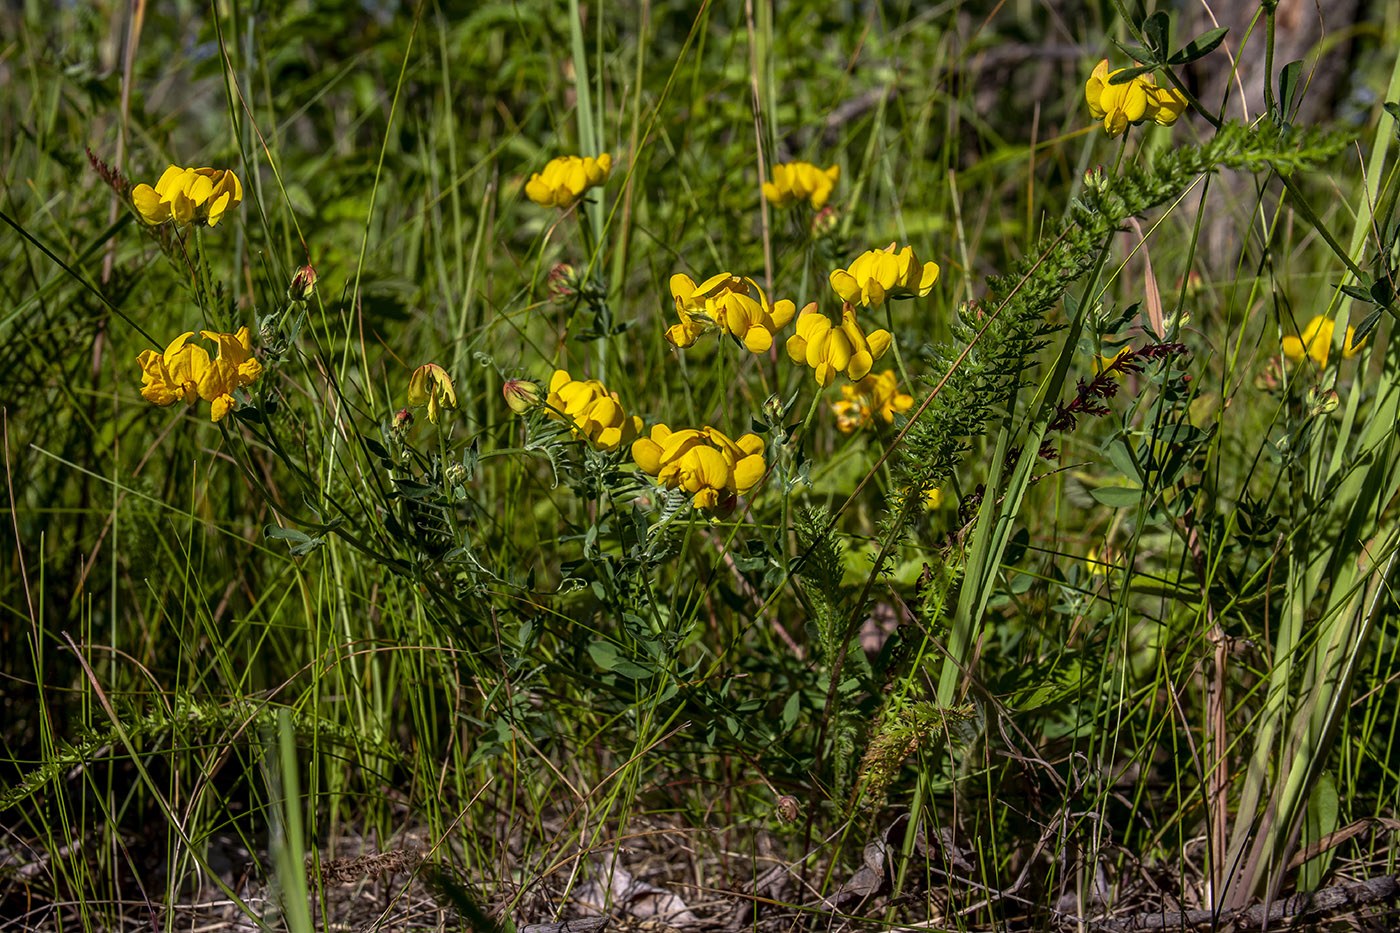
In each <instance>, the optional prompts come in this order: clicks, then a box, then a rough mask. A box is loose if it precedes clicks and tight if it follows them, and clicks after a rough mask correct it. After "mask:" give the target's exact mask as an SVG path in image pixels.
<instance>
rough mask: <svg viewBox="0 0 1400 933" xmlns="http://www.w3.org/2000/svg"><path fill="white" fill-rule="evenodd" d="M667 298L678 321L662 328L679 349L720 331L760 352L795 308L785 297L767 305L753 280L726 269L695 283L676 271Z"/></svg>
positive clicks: (769, 345) (761, 291) (780, 328)
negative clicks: (673, 300) (664, 328)
mask: <svg viewBox="0 0 1400 933" xmlns="http://www.w3.org/2000/svg"><path fill="white" fill-rule="evenodd" d="M671 297H672V298H674V299H675V302H676V315H677V316H678V317H679V318H680V321H681V322H680V323H679V324H676V325H673V326H672V327H670V328H669V329H668V330H667V331H666V339H667V341H669V342H670V343H671V344H672V346H675V347H677V348H679V349H685V348H686V347H689V346H692V345H693V344H694V343H695V341H696V340H698V339H699V338H700V337H701V336H702V335H703V334H705V333H706V332H708V331H710V330H721V331H723V332H724V333H726V334H730V335H732V336H733V337H735V338H737V339H738V340H739V341H740V342H742V343H743V344H744V346H745V347H747V348H748V349H749V350H750V351H751V352H753V353H763V352H764V351H766V350H767V349H768V348H769V347H771V346H772V345H773V336H774V334H776V333H777V332H778V331H779V330H782V329H783V328H784V327H786V326H787V325H788V323H789V322H790V321H791V320H792V316H793V314H794V312H795V311H796V310H797V308H796V306H795V305H794V304H793V303H792V302H791V301H788V300H787V299H783V300H782V301H779V302H776V303H774V304H769V303H768V296H767V295H766V294H764V292H763V289H761V288H759V287H758V283H757V282H755V281H754V280H753V279H748V278H740V277H739V276H737V275H732V274H730V273H728V272H721V273H719V274H718V275H712V276H710V277H709V278H708V279H706V280H705V281H704V282H701V283H700V284H699V285H696V284H695V280H694V279H692V278H691V277H690V276H688V275H686V274H685V273H684V272H677V273H676V274H675V275H673V276H671Z"/></svg>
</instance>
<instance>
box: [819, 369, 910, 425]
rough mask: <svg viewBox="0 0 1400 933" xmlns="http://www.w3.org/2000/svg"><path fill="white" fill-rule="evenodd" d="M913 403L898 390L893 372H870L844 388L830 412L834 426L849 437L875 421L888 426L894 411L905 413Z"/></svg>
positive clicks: (892, 419) (908, 396)
mask: <svg viewBox="0 0 1400 933" xmlns="http://www.w3.org/2000/svg"><path fill="white" fill-rule="evenodd" d="M913 404H914V397H913V396H912V395H908V394H906V393H903V392H900V391H899V383H898V381H897V380H896V379H895V376H894V370H892V369H887V370H885V371H884V372H882V373H880V374H879V375H878V376H877V375H876V374H874V373H871V374H869V375H867V376H866V377H865V378H864V379H861V380H860V381H859V382H855V383H852V384H849V385H843V386H842V387H841V399H840V401H836V402H832V403H831V410H832V412H833V413H834V414H835V415H836V427H837V428H838V429H840V431H841V433H843V434H851V433H853V432H855V431H858V430H860V429H861V428H866V427H870V426H871V425H873V424H874V423H875V419H877V418H879V419H882V420H884V422H885V423H886V424H888V423H889V422H891V421H894V416H895V414H896V413H897V412H905V411H908V410H909V409H910V408H911V407H912V406H913Z"/></svg>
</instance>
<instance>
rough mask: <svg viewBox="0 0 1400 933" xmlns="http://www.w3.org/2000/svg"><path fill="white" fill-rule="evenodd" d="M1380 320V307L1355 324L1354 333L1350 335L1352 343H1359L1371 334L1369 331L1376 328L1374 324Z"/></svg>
mask: <svg viewBox="0 0 1400 933" xmlns="http://www.w3.org/2000/svg"><path fill="white" fill-rule="evenodd" d="M1380 322H1381V309H1380V308H1377V309H1376V310H1374V311H1372V312H1371V313H1370V314H1368V315H1366V316H1365V317H1364V318H1362V319H1361V323H1360V324H1357V325H1356V334H1355V336H1354V337H1352V345H1353V346H1355V345H1356V344H1358V343H1360V342H1361V341H1363V340H1365V339H1366V338H1367V337H1369V336H1370V335H1371V331H1373V330H1375V329H1376V325H1377V324H1379V323H1380Z"/></svg>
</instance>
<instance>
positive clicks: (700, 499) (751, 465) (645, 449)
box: [632, 424, 765, 510]
mask: <svg viewBox="0 0 1400 933" xmlns="http://www.w3.org/2000/svg"><path fill="white" fill-rule="evenodd" d="M632 459H633V460H635V461H636V463H637V466H638V467H640V468H641V470H642V472H643V473H646V474H647V475H648V476H654V477H655V478H656V482H657V484H658V485H661V486H665V487H666V488H667V489H678V488H679V489H683V490H685V491H686V492H688V493H691V494H692V495H693V496H694V500H693V501H694V503H695V505H696V506H697V507H698V508H702V509H711V510H724V509H728V508H732V506H733V501H734V498H735V497H737V496H742V495H744V494H746V493H747V492H748V491H749V490H750V489H752V488H753V487H754V486H756V485H757V484H758V481H759V480H760V479H762V478H763V471H764V469H765V465H764V462H763V439H762V438H760V437H759V436H758V435H757V434H745V435H744V436H743V437H741V438H739V439H738V440H737V441H733V440H730V439H729V437H728V436H726V435H725V434H724V432H723V431H720V430H719V429H718V428H710V427H706V428H700V429H699V430H696V429H694V428H686V429H684V430H681V431H672V430H671V429H670V428H668V427H667V426H666V425H664V424H658V425H656V426H655V427H653V428H652V429H651V436H650V437H642V438H638V439H637V440H636V441H635V442H634V443H633V444H632Z"/></svg>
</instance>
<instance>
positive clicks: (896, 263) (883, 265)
mask: <svg viewBox="0 0 1400 933" xmlns="http://www.w3.org/2000/svg"><path fill="white" fill-rule="evenodd" d="M894 247H895V244H893V243H891V244H890V245H889V246H886V247H885V248H884V249H872V250H867V251H866V252H864V253H862V254H861V255H860V256H858V257H857V258H856V261H855V262H853V263H851V267H850V268H849V269H836V270H834V271H833V272H832V273H831V287H832V289H833V290H835V292H836V294H838V295H840V296H841V300H842V301H849V302H850V303H851V304H860V305H867V306H873V305H878V304H883V303H884V301H885V299H886V298H913V297H915V296H918V297H920V298H922V297H923V296H925V295H927V294H928V293H929V291H930V290H932V288H933V283H934V282H937V281H938V263H936V262H926V263H924V264H923V265H920V264H919V260H918V258H917V257H915V255H914V247H912V246H906V247H904V249H902V250H900V251H899V252H898V253H896V252H895V251H894Z"/></svg>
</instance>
